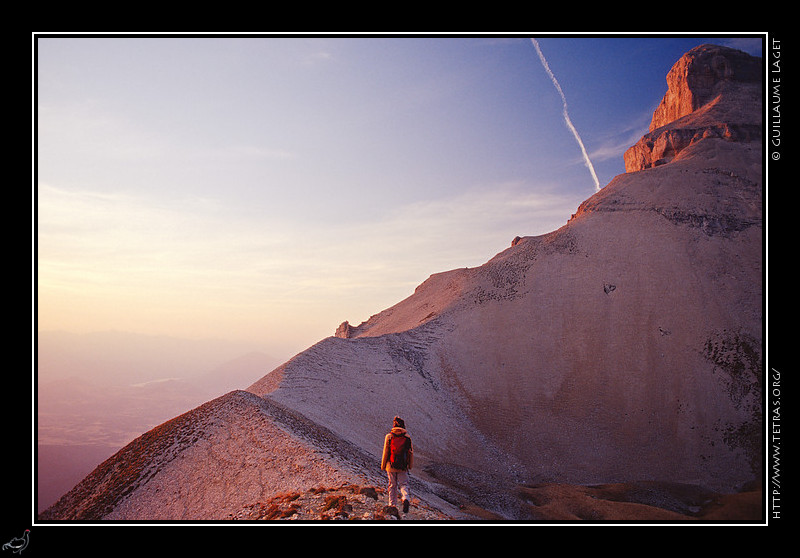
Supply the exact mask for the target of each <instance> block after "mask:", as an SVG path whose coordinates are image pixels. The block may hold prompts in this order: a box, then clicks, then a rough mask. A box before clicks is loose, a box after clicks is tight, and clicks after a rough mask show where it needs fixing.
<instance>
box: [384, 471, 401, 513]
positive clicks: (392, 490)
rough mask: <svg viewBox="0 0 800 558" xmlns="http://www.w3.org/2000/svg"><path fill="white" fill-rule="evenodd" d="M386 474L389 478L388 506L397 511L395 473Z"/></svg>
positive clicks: (388, 472)
mask: <svg viewBox="0 0 800 558" xmlns="http://www.w3.org/2000/svg"><path fill="white" fill-rule="evenodd" d="M386 474H387V475H388V477H389V486H388V492H389V505H390V506H394V507H396V508H397V509H400V508H399V504H400V502H399V501H398V499H397V473H393V472H391V471H387V472H386Z"/></svg>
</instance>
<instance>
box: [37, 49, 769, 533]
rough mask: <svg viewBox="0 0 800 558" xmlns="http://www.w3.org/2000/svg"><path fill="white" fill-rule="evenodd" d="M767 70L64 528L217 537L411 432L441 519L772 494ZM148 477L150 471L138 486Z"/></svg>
mask: <svg viewBox="0 0 800 558" xmlns="http://www.w3.org/2000/svg"><path fill="white" fill-rule="evenodd" d="M704 61H705V62H704ZM759 66H760V60H758V59H756V60H752V59H749V58H747V57H746V55H742V53H739V52H736V51H731V50H729V49H722V48H719V47H701V48H699V49H695V50H694V51H692V52H690V53H688V54H687V55H686V56H685V57H684V58H683V59H682V60H681V61H679V62H678V63H677V64H676V65H675V68H673V70H672V71H671V72H670V75H671V76H672V77H671V78H669V83H670V90H669V91H668V93H667V95H665V100H664V102H663V103H662V106H661V107H659V109H658V110H657V111H656V113H655V115H654V118H653V127H652V130H651V132H650V133H648V135H647V136H645V138H643V139H642V140H641V141H640V142H639V143H638V144H637V145H636V146H634V147H633V148H631V150H630V151H629V152H628V154H626V162H627V161H628V160H629V159H631V162H630V164H629V167H628V170H629V172H627V173H626V174H624V175H620V176H618V177H616V178H615V179H614V180H613V181H612V182H611V183H609V184H608V185H607V186H606V187H605V188H604V189H603V190H602V191H600V192H599V193H597V194H596V195H594V196H592V197H591V198H589V199H588V200H586V202H584V203H583V204H582V205H581V207H580V208H579V209H578V211H577V213H576V214H575V215H574V216H573V218H572V219H571V220H570V221H569V222H568V223H567V224H566V225H564V226H563V227H561V228H560V229H558V230H556V231H554V232H552V233H549V234H546V235H543V236H537V237H521V238H517V239H515V240H514V242H513V245H512V246H511V247H509V248H508V249H506V250H505V251H503V252H501V253H500V254H498V255H497V256H495V257H494V258H493V259H491V260H490V261H488V262H487V263H486V264H484V265H482V266H480V267H477V268H470V269H457V270H452V271H449V272H445V273H440V274H436V275H433V276H432V277H430V278H429V279H428V280H427V281H426V282H424V283H423V284H422V285H420V286H419V287H418V288H417V290H416V291H415V293H414V294H413V295H411V296H410V297H408V298H407V299H406V300H403V301H401V302H399V303H398V304H397V305H395V306H393V307H391V308H389V309H386V310H384V311H383V312H380V313H379V314H376V315H375V316H373V317H372V318H370V319H369V320H367V321H366V322H364V323H362V324H360V325H358V326H351V325H350V324H347V323H345V324H343V325H342V326H340V328H339V329H338V330H337V333H336V335H334V336H332V337H329V338H327V339H323V340H321V341H320V342H319V343H317V344H316V345H314V346H313V347H310V348H309V349H308V350H306V351H304V352H302V353H300V354H299V355H297V356H296V357H294V358H293V359H291V360H290V361H289V362H287V363H285V364H283V365H282V366H280V367H278V368H277V369H276V370H274V371H272V372H270V373H269V374H267V375H266V376H264V378H263V379H261V380H260V381H258V382H256V383H255V384H253V385H252V386H250V387H249V388H247V392H249V393H244V392H236V393H235V394H232V395H230V396H226V398H224V399H221V400H217V401H214V402H211V403H209V404H208V405H209V407H208V408H207V409H216V411H215V414H214V416H215V417H216V418H215V419H214V420H211V421H210V422H209V420H210V419H206V422H205V424H207V425H208V426H209V428H203V429H202V430H201V432H202V434H199V435H198V434H196V435H194V436H189V434H188V433H187V434H186V436H184V438H181V440H182V441H181V442H180V444H178V438H175V435H174V431H175V430H174V428H172V427H171V428H170V430H169V432H173V434H169V436H172V438H170V440H172V441H171V442H167V441H166V438H164V436H167V431H166V430H163V429H162V430H158V429H157V430H156V431H153V432H151V433H148V434H147V437H148V439H147V441H145V440H142V441H139V442H137V444H139V446H137V447H136V448H134V447H128V448H126V449H124V450H123V451H122V452H120V454H118V455H117V456H115V457H114V458H112V459H111V460H109V462H107V463H106V464H104V465H103V466H101V467H100V468H98V470H96V471H95V472H94V473H93V474H92V475H91V476H90V477H89V478H88V479H87V480H86V481H84V483H82V484H81V485H79V486H78V487H76V489H75V491H73V493H72V494H71V495H67V496H66V497H65V499H62V501H61V502H59V503H58V504H57V505H56V506H54V507H53V508H52V509H51V510H50V511H49V512H48V515H47V516H48V517H50V518H59V517H77V515H76V514H77V512H76V510H77V509H78V508H80V506H81V504H79V503H78V501H79V500H84V501H86V500H87V499H99V500H101V501H103V502H105V504H104V505H103V506H99V505H98V506H94V507H93V508H92V512H91V514H89V515H90V516H92V517H106V518H139V519H144V518H154V517H157V518H166V516H169V517H174V518H187V517H197V516H202V515H204V514H206V513H208V514H212V511H211V510H212V509H215V508H219V509H220V510H222V511H226V510H230V509H232V508H235V507H236V506H237V505H238V506H240V509H242V508H244V507H245V506H248V505H252V504H253V503H254V502H255V501H259V500H260V501H266V500H267V499H269V498H270V497H272V496H274V494H275V493H276V491H278V490H280V489H285V488H286V487H285V486H284V485H286V484H287V483H291V484H292V485H293V487H297V486H299V485H306V486H314V485H316V484H319V481H318V480H317V479H318V478H323V477H326V475H329V474H333V472H334V471H340V472H341V474H342V475H345V476H346V477H347V479H346V480H347V481H348V482H356V483H358V482H364V479H370V480H374V479H375V475H376V474H379V471H377V468H378V466H377V460H378V457H379V451H380V449H381V443H382V440H383V435H384V434H385V432H386V431H387V430H388V427H389V426H390V422H391V419H392V417H393V416H395V415H397V414H399V415H401V416H403V417H404V418H405V419H406V426H407V427H408V430H409V433H410V434H411V436H412V438H413V439H414V445H415V462H416V464H417V466H416V470H415V471H414V474H413V477H414V481H415V483H416V484H415V490H417V493H418V494H419V495H421V497H422V498H423V499H424V500H425V501H426V502H428V503H431V502H436V505H437V506H439V509H445V508H447V507H448V502H456V503H458V502H465V501H466V502H470V503H471V504H475V505H478V506H480V507H482V508H484V509H486V510H490V511H491V512H492V513H493V514H496V515H497V516H501V517H509V518H516V517H526V514H527V513H529V512H530V506H527V505H522V504H521V503H520V500H519V498H518V497H517V494H518V492H517V491H516V488H515V487H517V486H518V485H519V484H520V483H524V484H529V485H530V484H539V483H547V482H558V483H576V484H597V483H610V482H629V481H648V482H650V481H658V482H669V483H691V484H696V485H701V486H704V487H707V488H710V489H714V490H723V491H733V490H736V489H737V488H739V487H741V486H742V485H743V484H745V483H747V482H748V481H751V480H752V479H754V478H756V477H757V476H758V475H759V474H760V448H761V432H762V429H761V406H760V405H761V393H762V391H761V390H762V381H763V362H762V323H763V322H762V319H763V317H762V316H763V308H762V299H763V296H762V295H763V292H762V269H763V268H762V264H763V261H762V258H763V254H762V240H763V230H762V182H761V180H762V172H761V164H762V157H761V144H760V141H761V133H760V125H761V124H760V119H761V112H760V111H761V102H760V92H759V89H758V84H757V81H754V78H753V76H754V74H753V72H756V70H755V69H754V68H756V67H759ZM740 68H745V70H740ZM756 73H757V72H756ZM742 76H744V77H742ZM739 77H741V79H739ZM687 111H689V112H687ZM670 119H672V120H670ZM668 120H669V121H668ZM701 129H702V130H704V131H703V132H702V133H701V132H700V131H699V130H701ZM709 130H747V131H746V132H745V133H739V132H735V133H734V132H731V133H722V132H721V133H714V132H709ZM665 134H666V136H665ZM665 137H666V138H672V139H663V140H662V139H660V138H665ZM679 137H681V138H684V139H683V140H680V141H678V140H677V139H676V138H679ZM686 138H690V139H688V140H687V139H686ZM662 142H663V144H664V145H670V146H671V147H669V148H665V147H663V146H662ZM231 405H235V408H234V407H231ZM223 410H224V412H223ZM195 412H196V411H195ZM219 413H222V414H219ZM197 416H199V415H197ZM203 416H210V415H208V414H205V415H203ZM246 417H247V418H246ZM176 420H177V419H176ZM181 420H182V421H183V422H184V423H186V424H199V423H198V420H199V419H198V418H195V419H193V420H188V419H187V418H184V419H181ZM198 432H199V431H198ZM273 440H279V441H280V443H279V444H277V443H275V442H273ZM323 441H326V442H324V443H323ZM212 442H213V443H212ZM176 444H178V445H176ZM178 447H180V448H182V449H180V451H178V450H177V449H176V448H178ZM276 447H277V448H278V449H275V448H276ZM231 448H234V449H231ZM279 452H281V453H286V455H288V456H290V458H289V459H286V460H284V459H281V458H277V457H276V455H277V454H278V453H279ZM179 456H180V458H179ZM212 456H218V457H216V458H212ZM231 456H232V457H231ZM209 459H215V465H214V467H212V468H211V469H209V468H208V467H207V465H206V462H207V461H208V460H209ZM136 460H140V461H142V460H143V461H144V462H145V464H146V465H145V466H144V467H143V468H142V469H141V470H139V472H138V473H137V474H136V475H132V476H131V478H127V477H125V478H124V479H122V477H120V476H119V475H120V473H119V471H125V470H128V469H129V468H130V466H131V465H130V463H135V462H136ZM265 462H268V463H271V464H272V465H271V466H270V467H266V466H265V465H264V463H265ZM312 463H314V464H316V465H314V466H312V465H310V464H312ZM208 470H211V471H213V472H214V473H213V474H209V473H208ZM115 471H116V472H115ZM114 475H117V476H114ZM113 479H117V480H113ZM120 479H122V480H120ZM290 479H291V480H290ZM377 482H381V481H377ZM118 484H121V485H122V486H121V488H120V489H119V490H118V491H117V492H115V493H114V494H113V497H112V495H111V494H110V493H109V487H112V486H116V485H118ZM210 487H214V488H213V490H212V489H211V488H210ZM243 487H246V488H243ZM526 506H527V507H526ZM450 511H451V512H452V513H453V514H456V515H457V513H458V512H457V510H455V507H452V509H451V510H450ZM87 513H88V512H87ZM214 513H216V512H214ZM220 513H221V512H220Z"/></svg>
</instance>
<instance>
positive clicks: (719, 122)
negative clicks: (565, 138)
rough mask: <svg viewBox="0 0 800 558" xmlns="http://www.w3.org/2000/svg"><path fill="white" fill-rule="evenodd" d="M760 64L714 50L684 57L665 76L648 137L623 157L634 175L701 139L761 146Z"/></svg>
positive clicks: (735, 53) (704, 47)
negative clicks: (664, 88)
mask: <svg viewBox="0 0 800 558" xmlns="http://www.w3.org/2000/svg"><path fill="white" fill-rule="evenodd" d="M762 75H763V66H762V60H761V58H756V57H752V56H750V55H748V54H746V53H743V52H740V51H738V50H734V49H730V48H726V47H721V46H717V45H702V46H699V47H696V48H694V49H692V50H691V51H689V52H688V53H686V54H685V55H684V56H683V57H682V58H681V59H680V60H678V62H676V63H675V65H674V66H673V67H672V69H671V70H670V71H669V73H668V74H667V92H666V94H665V95H664V98H663V99H662V100H661V103H660V104H659V106H658V108H656V110H655V112H654V113H653V119H652V121H651V123H650V130H649V133H648V134H646V135H645V136H644V137H642V139H641V140H639V142H638V143H637V144H636V145H634V146H633V147H631V148H630V149H629V150H628V151H627V152H626V153H625V156H624V159H625V169H626V171H627V172H634V171H637V170H642V169H645V168H649V167H652V166H657V165H663V164H664V163H667V162H669V161H671V160H672V159H673V158H674V157H675V156H677V155H678V153H680V152H681V151H682V150H683V149H684V148H686V147H688V146H689V145H692V144H693V143H695V142H697V141H699V140H701V139H704V138H719V139H724V140H726V141H734V142H741V143H748V142H760V141H761V139H762V135H761V134H762V131H761V130H762V128H761V117H760V114H758V113H757V112H756V113H754V112H753V111H752V110H750V107H752V106H753V105H754V104H755V103H757V102H760V99H761V95H762V87H761V80H762Z"/></svg>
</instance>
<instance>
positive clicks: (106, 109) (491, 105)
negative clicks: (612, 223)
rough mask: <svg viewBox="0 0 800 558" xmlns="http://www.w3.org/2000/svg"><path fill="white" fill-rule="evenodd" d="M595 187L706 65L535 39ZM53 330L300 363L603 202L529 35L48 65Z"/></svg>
mask: <svg viewBox="0 0 800 558" xmlns="http://www.w3.org/2000/svg"><path fill="white" fill-rule="evenodd" d="M538 42H539V45H540V47H541V49H542V52H543V54H544V55H545V57H546V59H547V62H548V64H549V66H550V69H551V70H552V72H553V75H554V76H555V78H556V79H557V80H558V82H559V84H560V86H561V89H562V91H563V92H564V95H565V97H566V100H567V103H568V108H569V116H570V119H571V121H572V123H573V124H574V126H575V128H576V130H577V131H578V133H579V134H580V137H581V139H582V141H583V143H584V144H585V147H586V150H587V152H588V154H589V157H590V159H591V162H592V164H593V167H594V169H595V171H596V173H597V176H598V179H599V182H600V184H601V186H602V185H605V184H607V183H608V182H609V181H610V180H611V179H612V178H613V177H614V176H615V175H617V174H620V173H622V172H624V165H623V161H622V153H623V151H624V150H625V149H626V148H627V147H629V146H630V145H632V144H633V143H635V141H636V140H637V139H638V138H639V137H640V136H641V135H642V134H643V133H644V132H645V131H646V128H647V125H648V123H649V120H650V117H651V115H652V111H653V109H654V108H655V106H656V105H657V103H658V102H659V100H660V99H661V97H662V96H663V94H664V92H665V90H666V82H665V76H666V73H667V71H668V70H669V68H670V67H671V66H672V64H673V63H674V62H675V61H676V60H677V59H678V58H679V57H680V56H681V55H682V54H683V53H684V52H686V51H687V50H689V49H690V48H692V47H694V46H696V45H698V44H701V43H703V42H716V43H719V44H725V45H728V46H736V47H737V48H741V49H742V50H745V51H747V52H750V53H751V54H756V55H760V54H761V52H760V46H761V39H760V38H756V39H755V40H753V39H750V40H741V39H739V40H730V39H726V38H724V37H704V38H687V37H679V38H676V37H666V36H665V37H651V38H645V37H626V38H609V37H605V36H604V37H570V38H556V37H540V38H539V39H538ZM35 46H36V48H37V51H36V75H35V77H36V79H37V91H36V93H37V98H36V106H37V110H38V114H37V122H36V126H37V128H36V132H37V138H36V139H37V142H38V143H37V147H38V150H37V153H36V157H37V159H36V164H37V171H38V176H37V177H36V178H37V184H36V194H37V199H36V202H37V219H38V223H37V241H38V245H37V248H38V253H37V264H38V266H37V280H38V322H39V323H38V327H39V329H43V330H44V329H47V330H49V329H63V330H70V331H98V330H107V329H115V330H121V331H134V332H138V333H158V334H170V335H175V336H180V337H221V338H231V337H232V338H236V339H245V340H247V341H252V342H253V343H255V344H257V345H259V346H261V347H263V348H264V349H265V350H268V351H270V352H273V353H279V356H287V355H288V356H291V354H294V353H295V352H297V351H300V350H302V349H304V348H306V347H307V346H309V345H310V344H312V343H314V342H316V341H318V340H319V339H321V338H322V337H325V336H328V335H331V334H332V333H333V331H334V329H335V328H336V326H337V325H338V324H339V323H340V322H342V321H344V320H349V321H350V322H351V323H359V322H361V321H362V320H365V319H367V318H368V317H369V316H370V315H371V314H374V313H377V312H379V311H381V310H383V309H384V308H387V307H388V306H391V305H392V304H394V303H396V302H398V301H400V300H401V299H403V298H405V297H406V296H408V295H410V294H411V293H412V292H413V290H414V288H415V287H416V286H417V285H418V284H419V283H421V282H422V281H424V280H425V279H426V278H427V277H428V276H429V275H431V274H432V273H437V272H440V271H446V270H448V269H453V268H457V267H471V266H476V265H480V264H482V263H484V262H485V261H487V260H488V259H490V258H491V257H492V256H494V255H495V254H496V253H497V252H500V251H501V250H503V249H505V248H506V247H507V246H509V244H510V242H511V239H512V238H513V237H514V236H516V235H521V236H524V235H536V234H543V233H545V232H549V231H551V230H554V229H556V228H558V227H559V226H561V225H563V224H564V223H565V222H566V221H567V219H568V218H569V216H570V215H571V214H572V213H573V212H574V211H575V210H576V209H577V207H578V205H579V204H580V203H581V202H582V201H583V200H585V199H586V198H588V197H589V196H591V195H592V194H593V193H594V182H593V179H592V177H591V175H590V173H589V171H588V169H587V167H586V166H585V164H584V160H583V159H582V156H581V152H580V149H579V147H578V145H577V143H576V141H575V138H574V137H573V135H572V134H571V133H570V131H569V129H568V128H567V126H566V125H565V120H564V118H563V115H562V101H561V98H560V97H559V95H558V92H557V90H556V89H555V87H554V84H553V82H552V81H551V79H550V77H548V75H547V73H546V72H545V70H544V68H543V66H542V64H541V62H540V60H539V58H538V56H537V53H536V50H535V49H534V47H533V44H532V42H531V41H530V38H529V37H527V36H516V37H494V36H482V37H471V38H456V37H446V38H409V37H403V38H381V39H378V38H367V37H361V38H343V37H329V38H323V37H319V38H289V39H277V38H265V37H259V38H256V37H247V38H228V37H206V38H186V37H181V38H155V37H148V38H111V37H95V38H79V37H66V38H48V37H40V38H38V40H37V41H36V42H35Z"/></svg>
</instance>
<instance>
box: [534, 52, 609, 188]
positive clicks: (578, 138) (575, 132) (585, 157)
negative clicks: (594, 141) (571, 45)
mask: <svg viewBox="0 0 800 558" xmlns="http://www.w3.org/2000/svg"><path fill="white" fill-rule="evenodd" d="M531 42H532V43H533V46H534V47H535V48H536V52H537V53H538V54H539V60H541V61H542V66H544V69H545V71H546V72H547V75H549V76H550V79H551V80H552V82H553V85H555V86H556V90H557V91H558V94H559V95H561V101H562V103H563V104H564V121H565V122H566V123H567V127H568V128H569V129H570V130H571V131H572V135H573V136H575V141H577V142H578V145H579V146H580V148H581V153H583V160H584V162H585V163H586V168H588V169H589V172H590V173H592V178H593V179H594V189H595V190H596V191H598V192H599V191H600V181H599V180H598V179H597V174H596V173H595V172H594V167H593V166H592V161H591V160H590V159H589V154H588V153H586V148H585V147H584V146H583V141H581V136H580V135H579V134H578V130H576V129H575V126H573V125H572V120H570V119H569V113H568V112H567V98H566V97H565V96H564V92H563V91H562V90H561V86H560V85H559V84H558V80H557V79H556V76H554V75H553V72H552V70H550V66H549V65H548V64H547V60H546V59H545V57H544V54H543V53H542V49H541V48H539V43H538V42H536V39H533V38H532V39H531Z"/></svg>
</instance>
